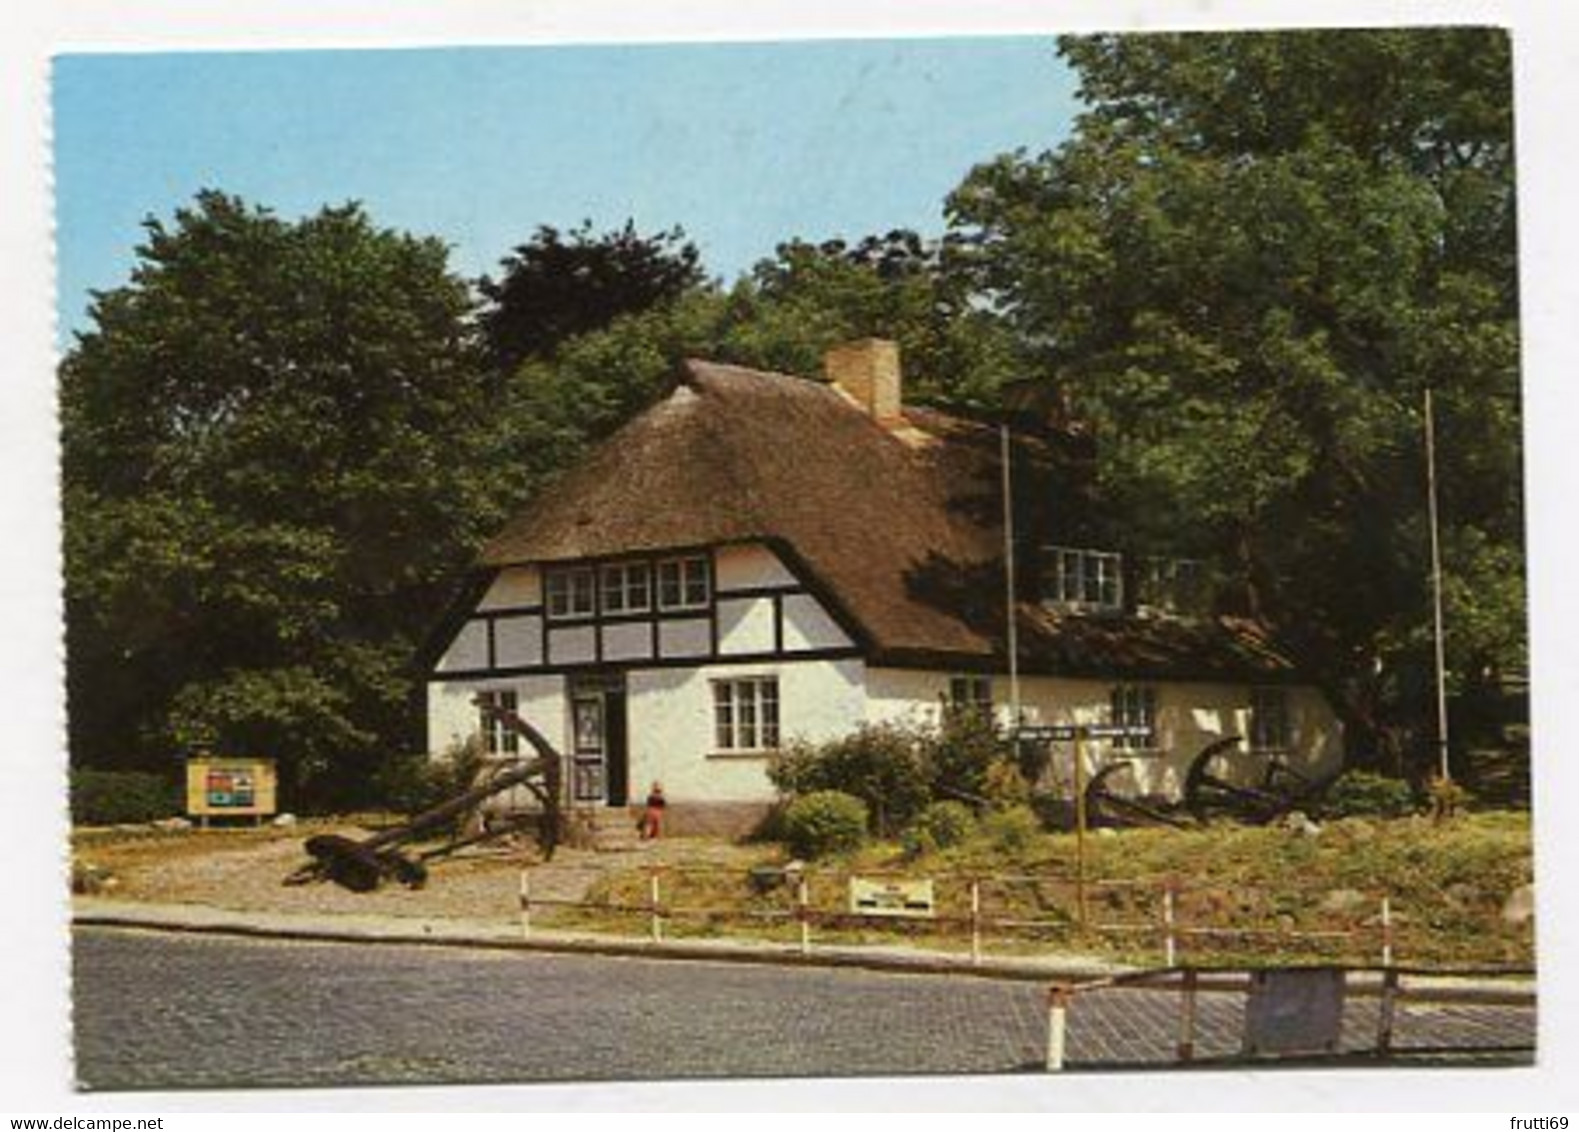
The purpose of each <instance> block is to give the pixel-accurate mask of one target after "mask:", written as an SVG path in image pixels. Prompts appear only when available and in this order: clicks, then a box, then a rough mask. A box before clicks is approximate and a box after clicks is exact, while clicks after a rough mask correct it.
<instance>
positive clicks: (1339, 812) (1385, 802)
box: [1321, 770, 1416, 818]
mask: <svg viewBox="0 0 1579 1132" xmlns="http://www.w3.org/2000/svg"><path fill="white" fill-rule="evenodd" d="M1415 808H1416V806H1415V796H1414V791H1413V790H1411V789H1410V788H1409V784H1408V783H1407V782H1404V781H1403V780H1401V779H1397V778H1388V777H1386V776H1385V775H1381V774H1373V773H1371V772H1370V771H1365V770H1350V771H1345V772H1344V773H1343V774H1342V775H1341V776H1340V777H1339V778H1338V780H1337V781H1336V782H1334V783H1333V784H1332V786H1331V787H1330V788H1328V790H1327V794H1326V797H1325V798H1323V799H1322V802H1321V812H1322V814H1323V816H1325V817H1329V818H1349V817H1377V818H1396V817H1403V816H1404V815H1405V814H1412V813H1414V812H1415Z"/></svg>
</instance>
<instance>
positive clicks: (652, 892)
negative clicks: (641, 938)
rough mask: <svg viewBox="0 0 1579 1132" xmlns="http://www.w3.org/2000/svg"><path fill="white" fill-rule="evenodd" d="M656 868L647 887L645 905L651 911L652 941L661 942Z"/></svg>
mask: <svg viewBox="0 0 1579 1132" xmlns="http://www.w3.org/2000/svg"><path fill="white" fill-rule="evenodd" d="M658 900H659V894H658V870H657V869H653V871H652V874H651V876H650V878H649V882H648V889H647V905H648V908H649V909H650V910H651V912H652V941H653V942H654V943H661V942H663V913H662V912H661V911H660V909H659V904H658Z"/></svg>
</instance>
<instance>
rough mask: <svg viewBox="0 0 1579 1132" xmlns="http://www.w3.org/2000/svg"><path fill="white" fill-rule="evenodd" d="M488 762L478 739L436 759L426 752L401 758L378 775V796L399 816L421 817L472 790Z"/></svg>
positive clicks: (457, 745) (458, 744)
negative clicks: (424, 813)
mask: <svg viewBox="0 0 1579 1132" xmlns="http://www.w3.org/2000/svg"><path fill="white" fill-rule="evenodd" d="M485 761H486V760H485V756H484V754H483V749H482V743H481V742H479V741H478V740H477V738H476V737H473V738H471V739H468V740H466V741H465V742H462V743H456V744H454V745H453V746H451V747H450V748H449V749H448V750H446V751H445V752H444V753H443V754H442V755H439V756H438V757H437V758H435V757H434V756H432V755H429V754H427V753H425V752H424V753H420V754H406V755H400V756H397V757H396V758H395V759H393V760H391V761H390V762H389V763H388V764H387V765H386V766H385V767H384V768H383V770H382V772H381V773H380V774H379V776H378V781H377V783H376V786H375V794H376V796H377V798H378V801H379V803H380V804H382V805H385V806H388V807H389V808H390V809H391V810H393V811H395V812H396V813H402V814H420V813H422V812H423V811H424V810H431V809H432V808H433V807H434V806H437V805H438V804H439V803H440V802H447V801H449V800H450V799H451V798H455V797H457V796H459V795H461V794H464V793H465V792H466V791H467V790H470V789H471V788H472V787H473V786H474V785H476V783H477V777H478V775H480V774H481V773H482V770H483V766H484V763H485Z"/></svg>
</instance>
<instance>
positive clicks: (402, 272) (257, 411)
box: [61, 192, 499, 804]
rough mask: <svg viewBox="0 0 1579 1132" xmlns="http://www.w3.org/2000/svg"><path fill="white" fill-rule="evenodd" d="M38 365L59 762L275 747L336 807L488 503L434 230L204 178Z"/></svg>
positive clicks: (304, 793) (483, 457)
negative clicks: (48, 465) (48, 361)
mask: <svg viewBox="0 0 1579 1132" xmlns="http://www.w3.org/2000/svg"><path fill="white" fill-rule="evenodd" d="M146 230H147V237H146V240H145V242H144V243H143V245H142V246H141V247H140V248H138V250H137V264H136V267H135V269H134V270H133V272H132V276H131V280H130V282H129V283H128V284H127V285H126V286H124V287H121V288H118V289H116V290H114V291H110V292H107V293H103V294H99V295H98V296H96V300H95V303H94V307H93V310H92V317H93V322H94V328H93V329H92V330H90V331H88V332H87V333H85V334H83V335H82V336H81V337H80V339H79V341H78V342H77V344H76V346H75V347H74V348H73V349H72V350H71V351H70V353H69V355H68V356H67V358H66V359H65V361H64V363H63V366H62V371H61V411H62V428H63V445H64V462H63V473H64V491H65V499H66V510H65V539H66V603H67V647H68V650H69V654H70V656H71V661H72V663H71V665H70V671H69V678H68V679H69V692H70V698H71V713H70V715H71V731H72V735H71V740H72V753H73V757H74V759H76V760H77V761H78V762H83V763H89V764H97V765H116V764H121V765H125V764H143V765H159V764H161V763H162V764H165V765H168V760H170V759H172V758H174V757H180V756H184V755H188V754H191V753H193V752H194V750H195V749H197V748H198V747H200V746H208V747H212V748H214V749H215V750H218V751H233V752H237V753H248V754H256V755H271V756H276V757H279V758H281V759H282V760H283V762H284V764H285V769H286V771H287V777H286V782H287V786H288V788H289V789H291V790H293V791H300V793H296V794H295V796H294V798H293V799H292V804H300V802H301V801H302V800H307V801H308V802H313V801H317V802H323V801H326V800H328V799H331V798H342V799H344V798H349V797H352V796H353V795H354V794H355V791H356V789H357V787H358V785H359V783H361V782H362V781H363V780H364V778H365V775H364V772H365V771H366V770H367V768H368V767H370V766H371V764H372V762H373V761H374V760H376V759H378V758H380V757H381V756H382V755H383V754H385V753H387V752H388V750H389V749H391V748H392V747H395V746H396V745H397V744H403V743H409V742H410V740H411V737H412V735H413V734H414V733H417V727H416V721H417V720H418V719H419V718H420V716H419V715H418V704H417V703H416V698H415V697H414V696H413V695H412V691H413V683H412V681H411V678H410V674H409V671H408V669H409V665H410V663H411V659H412V655H413V652H414V647H415V641H416V640H417V639H418V637H419V636H420V634H421V633H422V632H423V631H425V629H426V628H427V625H428V623H429V621H430V619H431V618H432V616H433V614H434V612H435V610H436V608H437V607H438V605H439V604H440V599H441V595H442V592H443V590H444V588H445V587H446V586H447V585H448V584H450V581H451V579H452V577H453V574H454V571H455V570H456V569H457V568H458V567H460V566H461V565H463V564H464V562H465V561H466V559H467V557H468V556H469V553H470V551H471V549H472V548H473V546H474V545H475V543H476V541H477V539H478V538H479V537H480V534H481V533H482V532H483V531H485V530H486V529H488V528H490V527H491V526H492V525H493V524H494V523H496V522H497V521H498V519H499V508H498V506H497V505H496V502H495V500H494V498H493V497H492V495H491V494H490V492H489V485H488V483H487V477H486V476H485V475H484V474H483V472H482V469H483V468H484V467H486V465H487V463H488V461H489V460H490V459H491V458H492V455H493V454H492V453H491V451H490V450H489V447H488V446H489V444H490V442H491V441H490V439H489V438H490V435H491V434H490V432H489V430H488V428H487V425H488V415H487V412H486V408H487V406H488V404H489V399H490V393H491V390H490V388H489V385H488V382H489V381H490V380H491V379H489V378H487V377H486V376H485V375H484V371H483V369H482V367H481V366H480V365H479V364H478V362H479V359H478V352H477V351H476V349H475V348H474V347H473V345H472V343H471V341H470V338H469V331H468V329H467V319H468V314H469V303H470V299H469V295H468V291H467V287H466V284H465V283H464V281H463V280H461V279H458V278H456V277H455V276H453V275H452V274H450V273H449V271H448V269H447V267H446V252H445V249H444V246H443V245H442V244H441V243H439V242H438V241H435V240H427V239H418V238H414V237H412V236H408V235H404V234H400V233H396V232H391V231H386V230H382V229H378V228H376V227H374V226H373V224H372V223H371V222H370V221H369V219H368V217H367V216H366V214H365V213H364V212H363V211H362V209H361V208H360V207H359V206H357V205H347V206H344V207H339V208H326V209H324V210H322V211H321V212H319V213H318V214H316V215H314V216H310V217H307V218H305V219H303V220H300V221H295V222H292V221H287V220H283V219H281V218H279V217H276V216H274V215H273V214H272V213H270V212H268V211H266V210H263V209H258V208H254V207H250V206H248V205H246V204H245V203H243V202H241V201H239V200H236V199H234V198H232V197H228V196H224V195H221V194H218V193H212V192H206V193H202V194H200V195H199V196H198V198H197V200H196V202H195V204H194V205H193V206H192V207H191V208H188V209H184V210H182V211H180V212H178V213H177V214H176V216H175V218H174V222H173V223H171V224H166V223H164V222H161V221H158V220H150V221H148V222H147V224H146Z"/></svg>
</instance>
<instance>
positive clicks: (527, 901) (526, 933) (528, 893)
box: [520, 869, 532, 939]
mask: <svg viewBox="0 0 1579 1132" xmlns="http://www.w3.org/2000/svg"><path fill="white" fill-rule="evenodd" d="M520 896H521V937H522V938H523V939H530V938H531V937H532V878H531V877H529V876H527V875H526V870H525V869H522V870H521V892H520Z"/></svg>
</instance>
